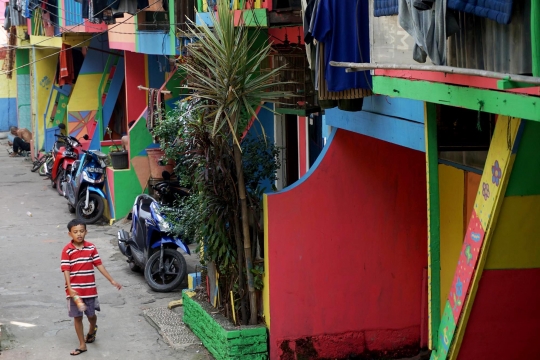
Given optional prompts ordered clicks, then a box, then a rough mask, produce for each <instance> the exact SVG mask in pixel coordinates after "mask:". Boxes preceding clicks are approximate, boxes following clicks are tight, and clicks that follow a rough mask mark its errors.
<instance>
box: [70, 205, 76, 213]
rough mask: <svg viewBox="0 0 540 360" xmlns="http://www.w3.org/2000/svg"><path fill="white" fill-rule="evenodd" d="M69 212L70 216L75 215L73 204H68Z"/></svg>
mask: <svg viewBox="0 0 540 360" xmlns="http://www.w3.org/2000/svg"><path fill="white" fill-rule="evenodd" d="M68 210H69V213H70V214H75V208H74V207H73V206H72V205H71V204H68Z"/></svg>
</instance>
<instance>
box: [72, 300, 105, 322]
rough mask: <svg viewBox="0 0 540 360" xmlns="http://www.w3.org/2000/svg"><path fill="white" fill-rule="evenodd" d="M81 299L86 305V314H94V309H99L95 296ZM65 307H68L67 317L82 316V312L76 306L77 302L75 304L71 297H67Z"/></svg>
mask: <svg viewBox="0 0 540 360" xmlns="http://www.w3.org/2000/svg"><path fill="white" fill-rule="evenodd" d="M82 300H83V301H84V304H85V305H86V310H85V311H84V313H85V314H86V316H94V315H96V311H101V309H100V307H99V300H98V298H97V296H96V297H93V298H86V299H82ZM67 307H68V314H69V317H80V316H83V312H82V311H79V309H78V308H77V304H75V301H73V299H72V298H69V299H67Z"/></svg>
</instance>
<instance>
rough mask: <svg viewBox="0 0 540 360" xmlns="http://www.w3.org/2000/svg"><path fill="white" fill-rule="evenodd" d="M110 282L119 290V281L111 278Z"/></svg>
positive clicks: (120, 286)
mask: <svg viewBox="0 0 540 360" xmlns="http://www.w3.org/2000/svg"><path fill="white" fill-rule="evenodd" d="M111 284H112V286H114V287H115V288H117V289H118V290H120V289H121V288H122V285H120V284H119V283H117V282H116V281H114V280H111Z"/></svg>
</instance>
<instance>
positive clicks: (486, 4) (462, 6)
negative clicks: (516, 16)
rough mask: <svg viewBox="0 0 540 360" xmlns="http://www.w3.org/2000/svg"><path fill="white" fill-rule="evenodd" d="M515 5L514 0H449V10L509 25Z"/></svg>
mask: <svg viewBox="0 0 540 360" xmlns="http://www.w3.org/2000/svg"><path fill="white" fill-rule="evenodd" d="M532 1H538V0H532ZM513 3H514V0H448V8H449V9H454V10H459V11H464V12H466V13H469V14H474V15H476V16H480V17H484V18H488V19H491V20H494V21H496V22H498V23H499V24H509V23H510V20H511V19H512V5H513Z"/></svg>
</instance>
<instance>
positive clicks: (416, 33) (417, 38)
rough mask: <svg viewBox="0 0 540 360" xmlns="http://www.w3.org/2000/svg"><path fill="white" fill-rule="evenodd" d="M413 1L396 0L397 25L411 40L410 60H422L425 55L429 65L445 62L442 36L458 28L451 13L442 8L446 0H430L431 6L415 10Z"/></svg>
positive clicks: (446, 36) (444, 6)
mask: <svg viewBox="0 0 540 360" xmlns="http://www.w3.org/2000/svg"><path fill="white" fill-rule="evenodd" d="M412 3H413V0H399V15H398V20H399V25H400V26H401V27H402V28H403V30H405V31H406V32H407V33H409V35H411V36H412V37H413V39H414V42H415V44H414V48H413V59H414V60H415V61H417V62H419V63H425V62H426V57H427V56H429V58H430V59H431V61H432V62H433V64H435V65H446V50H447V49H446V48H447V46H446V39H447V38H448V36H450V35H452V34H454V33H456V32H458V31H459V25H458V23H457V20H456V18H455V17H454V15H453V14H452V13H451V12H449V11H446V0H438V1H435V3H434V9H433V10H428V11H419V10H418V9H416V8H415V7H414V6H413V4H412Z"/></svg>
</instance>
